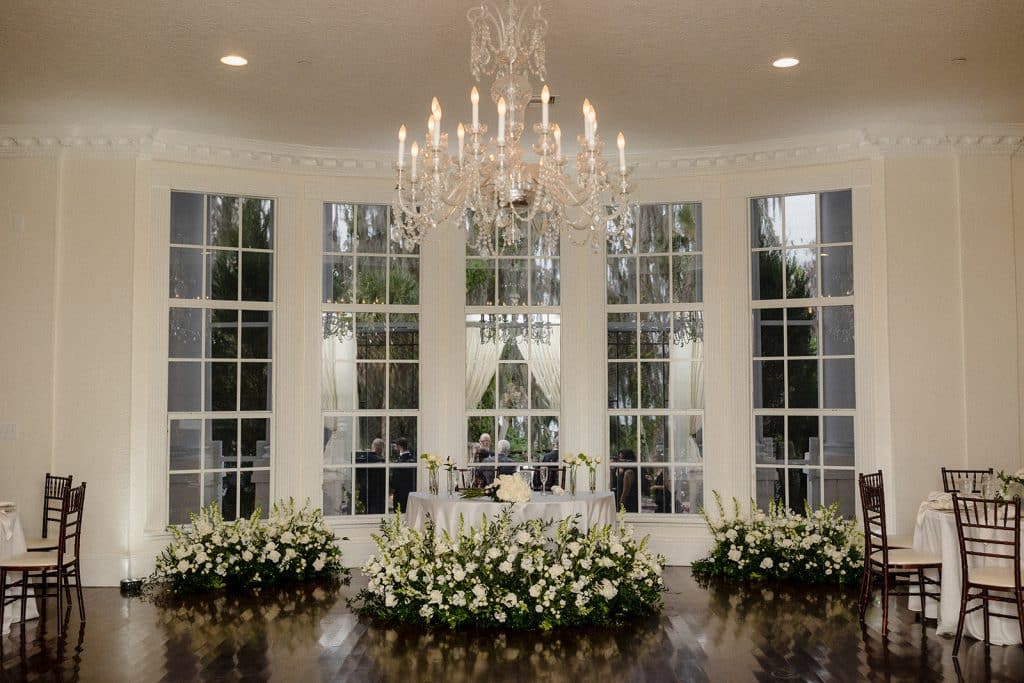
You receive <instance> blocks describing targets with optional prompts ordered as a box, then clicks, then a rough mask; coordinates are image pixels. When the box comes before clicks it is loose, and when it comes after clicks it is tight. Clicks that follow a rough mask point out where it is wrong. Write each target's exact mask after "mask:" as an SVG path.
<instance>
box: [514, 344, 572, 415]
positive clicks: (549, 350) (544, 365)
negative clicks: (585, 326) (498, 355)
mask: <svg viewBox="0 0 1024 683" xmlns="http://www.w3.org/2000/svg"><path fill="white" fill-rule="evenodd" d="M561 330H562V328H561V326H560V325H558V324H553V325H552V326H551V337H550V340H545V341H542V342H534V343H533V344H532V350H533V355H532V356H527V355H526V354H527V344H528V341H527V338H525V337H522V336H520V337H518V338H517V340H516V345H517V346H518V347H519V353H521V354H523V358H529V359H530V368H531V369H532V370H533V378H534V379H535V380H537V385H538V386H539V387H540V390H541V391H543V392H544V395H545V396H547V398H548V405H549V406H551V407H552V409H558V408H559V407H560V406H561V405H562V374H561V371H562V364H561V348H562V334H561Z"/></svg>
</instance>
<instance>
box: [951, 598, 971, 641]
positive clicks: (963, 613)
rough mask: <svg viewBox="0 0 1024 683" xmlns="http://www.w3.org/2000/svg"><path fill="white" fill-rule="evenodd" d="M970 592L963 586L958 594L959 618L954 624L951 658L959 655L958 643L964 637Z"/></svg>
mask: <svg viewBox="0 0 1024 683" xmlns="http://www.w3.org/2000/svg"><path fill="white" fill-rule="evenodd" d="M968 591H970V588H969V587H968V586H964V588H963V590H962V591H961V592H960V618H959V619H958V620H957V622H956V638H954V639H953V656H954V657H956V656H958V655H959V654H960V641H961V640H963V637H964V621H965V620H966V619H967V593H968Z"/></svg>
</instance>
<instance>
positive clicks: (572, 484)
mask: <svg viewBox="0 0 1024 683" xmlns="http://www.w3.org/2000/svg"><path fill="white" fill-rule="evenodd" d="M569 495H570V496H575V495H576V468H575V467H570V468H569Z"/></svg>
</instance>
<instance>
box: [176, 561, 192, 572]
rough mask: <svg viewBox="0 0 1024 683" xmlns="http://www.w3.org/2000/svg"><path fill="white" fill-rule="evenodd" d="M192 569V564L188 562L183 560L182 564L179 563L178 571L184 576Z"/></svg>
mask: <svg viewBox="0 0 1024 683" xmlns="http://www.w3.org/2000/svg"><path fill="white" fill-rule="evenodd" d="M191 567H192V564H191V563H190V562H189V561H188V560H182V561H181V562H179V563H178V571H179V572H181V573H182V574H184V573H185V572H187V571H188V570H189V569H191Z"/></svg>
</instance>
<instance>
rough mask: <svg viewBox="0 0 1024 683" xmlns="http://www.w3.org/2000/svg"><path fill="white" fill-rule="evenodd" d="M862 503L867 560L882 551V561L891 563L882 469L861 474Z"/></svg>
mask: <svg viewBox="0 0 1024 683" xmlns="http://www.w3.org/2000/svg"><path fill="white" fill-rule="evenodd" d="M859 484H860V505H861V509H862V511H863V512H864V541H865V543H866V544H867V547H866V548H865V549H864V558H865V561H870V558H871V555H872V554H873V553H875V552H878V551H879V550H880V551H882V562H883V563H884V564H888V563H889V550H888V540H889V539H888V535H887V531H886V527H885V486H884V485H883V483H882V470H878V472H875V473H874V474H862V475H860V482H859Z"/></svg>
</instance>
